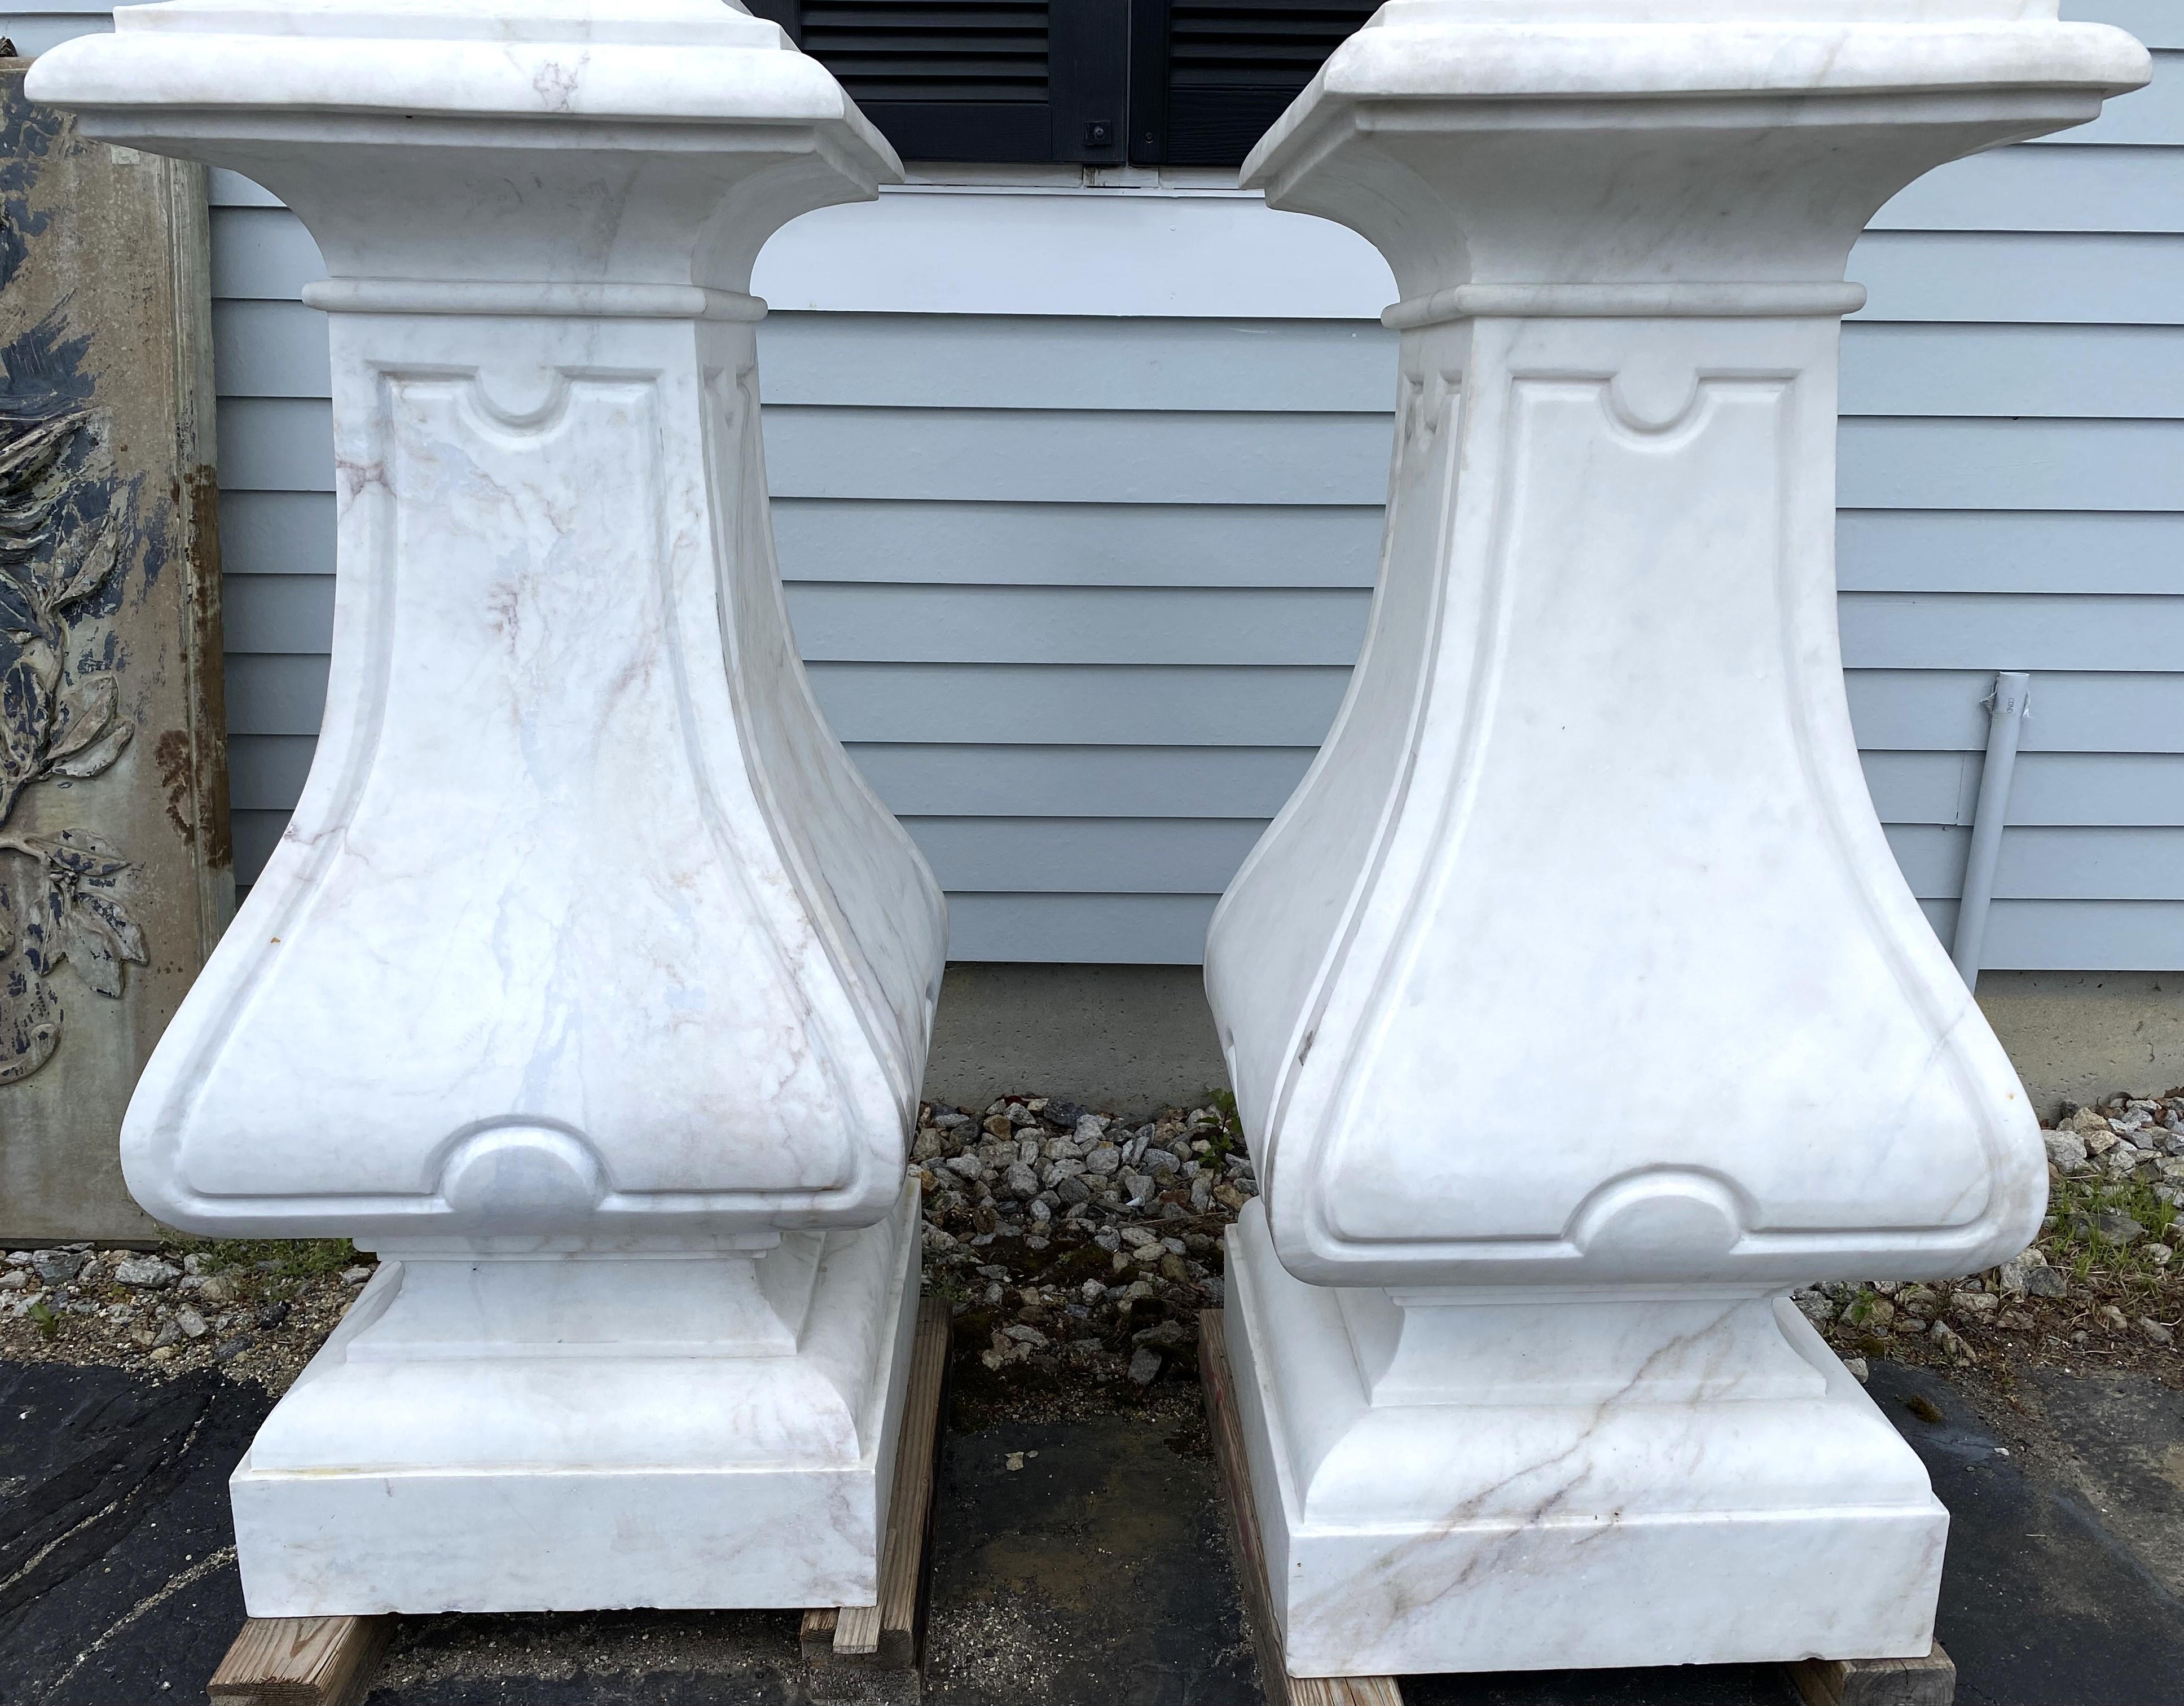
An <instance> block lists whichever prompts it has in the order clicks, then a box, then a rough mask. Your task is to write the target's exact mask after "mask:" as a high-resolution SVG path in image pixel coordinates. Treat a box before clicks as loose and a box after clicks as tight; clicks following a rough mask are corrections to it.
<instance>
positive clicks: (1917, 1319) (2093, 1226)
mask: <svg viewBox="0 0 2184 1706" xmlns="http://www.w3.org/2000/svg"><path fill="white" fill-rule="evenodd" d="M2041 1135H2042V1139H2043V1140H2045V1141H2046V1143H2047V1146H2048V1218H2047V1220H2046V1222H2045V1224H2043V1225H2042V1228H2041V1232H2040V1236H2039V1237H2038V1239H2037V1240H2035V1242H2034V1244H2033V1246H2032V1247H2031V1249H2030V1250H2027V1251H2026V1252H2025V1253H2024V1254H2023V1255H2021V1256H2018V1257H2014V1258H2012V1259H2011V1260H2010V1261H2008V1262H2005V1263H2003V1264H2002V1266H2001V1267H1999V1268H1990V1269H1989V1270H1988V1271H1987V1272H1986V1273H1984V1274H1973V1275H1970V1276H1968V1277H1966V1278H1964V1279H1961V1280H1950V1281H1945V1282H1942V1283H1938V1284H1928V1285H1918V1284H1906V1285H1898V1284H1895V1283H1892V1282H1890V1281H1886V1280H1882V1281H1879V1282H1876V1283H1874V1284H1870V1285H1857V1284H1843V1283H1831V1284H1829V1285H1821V1286H1819V1287H1816V1288H1814V1289H1813V1290H1809V1291H1798V1292H1796V1293H1794V1294H1793V1296H1795V1298H1796V1300H1797V1306H1798V1307H1800V1308H1801V1309H1802V1310H1803V1311H1804V1312H1805V1313H1806V1315H1807V1317H1808V1319H1811V1320H1812V1321H1813V1323H1814V1324H1815V1325H1816V1326H1818V1327H1819V1330H1820V1331H1821V1333H1822V1334H1823V1335H1825V1337H1826V1339H1827V1340H1828V1341H1829V1342H1830V1344H1831V1345H1833V1346H1835V1348H1836V1351H1837V1352H1840V1353H1841V1355H1842V1356H1843V1358H1845V1359H1846V1360H1847V1362H1849V1363H1850V1364H1851V1368H1852V1369H1853V1372H1854V1373H1856V1374H1858V1375H1859V1376H1860V1378H1863V1377H1864V1372H1865V1366H1866V1364H1865V1359H1866V1358H1872V1357H1886V1358H1891V1359H1892V1360H1894V1361H1897V1362H1900V1363H1924V1364H1926V1365H1929V1366H1938V1367H1944V1368H1948V1367H1954V1368H1959V1369H1962V1368H1969V1367H1973V1366H1975V1365H1978V1364H1979V1363H1981V1362H1983V1361H1984V1362H1986V1363H1991V1364H1993V1365H1995V1366H1996V1367H1997V1369H2004V1370H2006V1369H2009V1367H2011V1366H2013V1365H2014V1364H2018V1363H2032V1364H2036V1365H2040V1366H2048V1367H2057V1368H2060V1369H2064V1371H2065V1372H2066V1373H2085V1372H2089V1371H2093V1370H2100V1371H2106V1370H2112V1369H2136V1370H2139V1371H2141V1372H2144V1373H2148V1374H2153V1375H2155V1376H2157V1377H2159V1378H2160V1379H2162V1380H2165V1381H2167V1382H2168V1383H2169V1384H2170V1385H2180V1386H2184V1346H2181V1345H2180V1343H2179V1341H2180V1339H2184V1279H2180V1274H2179V1270H2180V1268H2184V1263H2178V1261H2177V1253H2178V1252H2177V1245H2178V1240H2179V1239H2180V1238H2184V1224H2179V1222H2180V1219H2184V1215H2180V1209H2184V1089H2179V1090H2170V1092H2169V1093H2168V1094H2167V1095H2166V1096H2159V1097H2154V1096H2112V1097H2110V1098H2109V1100H2108V1101H2103V1102H2102V1103H2100V1104H2098V1106H2096V1107H2074V1106H2071V1105H2070V1104H2067V1103H2066V1104H2065V1105H2064V1108H2063V1110H2062V1112H2061V1114H2060V1115H2059V1117H2058V1118H2057V1120H2056V1122H2055V1123H2054V1124H2053V1125H2052V1126H2048V1127H2047V1128H2044V1129H2042V1134H2041Z"/></svg>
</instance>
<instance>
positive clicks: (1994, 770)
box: [1949, 670, 2032, 989]
mask: <svg viewBox="0 0 2184 1706" xmlns="http://www.w3.org/2000/svg"><path fill="white" fill-rule="evenodd" d="M2031 700H2032V677H2031V676H2029V675H2027V674H2025V673H2024V672H2022V671H2020V670H2004V671H2003V672H2002V673H2001V674H2000V675H1997V677H1995V678H1994V692H1993V694H1992V695H1991V696H1990V697H1989V698H1988V700H1987V702H1986V705H1987V722H1986V764H1985V766H1984V767H1981V771H1980V789H1979V804H1978V805H1977V806H1974V807H1973V808H1972V847H1971V852H1970V855H1969V856H1967V857H1966V858H1965V860H1964V898H1963V899H1962V900H1959V901H1958V903H1957V937H1956V943H1955V945H1954V946H1953V947H1952V948H1951V949H1950V951H1949V957H1950V958H1951V959H1953V960H1954V961H1955V962H1957V970H1958V973H1959V974H1960V975H1961V976H1962V977H1963V978H1964V984H1965V986H1966V987H1967V988H1969V989H1977V988H1978V987H1979V973H1980V951H1981V948H1983V947H1984V946H1985V945H1986V914H1987V906H1988V903H1989V902H1990V901H1992V900H1993V899H1994V873H1995V867H1997V865H1998V864H2000V862H2001V861H2002V832H2003V826H2004V825H2005V824H2007V823H2008V822H2009V781H2010V777H2011V775H2012V774H2013V773H2014V772H2015V770H2016V768H2017V742H2018V738H2019V736H2020V734H2022V733H2023V732H2024V728H2025V708H2026V707H2027V706H2028V705H2030V704H2031Z"/></svg>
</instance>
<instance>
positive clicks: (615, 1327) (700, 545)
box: [31, 0, 944, 1617]
mask: <svg viewBox="0 0 2184 1706" xmlns="http://www.w3.org/2000/svg"><path fill="white" fill-rule="evenodd" d="M31 87H32V92H33V93H34V94H35V95H36V98H39V99H42V100H45V101H49V102H52V103H55V104H57V105H61V106H65V107H70V108H73V109H75V110H76V111H77V112H78V113H79V114H81V122H82V124H83V126H84V128H85V129H86V131H89V132H90V133H91V134H92V135H94V136H98V137H104V138H107V139H109V140H112V141H114V142H125V143H127V144H130V145H132V146H135V147H138V148H149V149H154V150H160V151H164V152H168V153H178V154H183V155H187V156H189V157H191V158H194V159H202V160H205V161H207V162H209V163H211V164H216V165H220V166H226V167H229V168H231V169H233V170H237V171H239V172H242V173H243V174H244V175H245V176H248V177H251V178H253V179H254V180H256V181H259V182H260V183H262V184H264V185H265V187H267V188H268V189H270V190H271V191H272V192H274V193H275V194H276V195H278V196H279V197H280V198H281V199H282V200H283V201H284V202H286V203H287V204H288V205H289V206H290V207H291V208H292V209H294V210H295V212H296V213H297V215H298V217H299V218H300V219H302V220H303V221H304V224H305V225H306V226H309V229H310V231H311V232H312V234H313V235H314V237H316V238H317V240H318V243H319V245H320V249H321V251H322V253H323V254H324V255H325V258H326V270H327V274H328V276H327V279H326V282H324V283H322V284H319V285H315V286H313V287H311V288H310V289H309V291H308V292H307V293H306V295H307V299H308V300H309V301H310V302H311V303H313V304H315V305H316V306H318V307H320V308H321V309H325V310H326V312H327V313H328V314H329V315H331V328H332V337H331V350H332V371H333V390H334V403H333V407H334V438H335V449H336V458H337V468H336V471H335V474H336V487H337V491H336V499H337V517H338V529H339V532H338V538H339V580H338V583H337V598H336V605H335V631H334V642H333V661H332V668H331V677H330V680H329V683H328V687H327V695H326V722H325V726H324V728H323V730H322V732H321V734H320V741H319V746H318V751H317V755H316V757H315V761H314V764H313V767H312V770H311V775H310V779H309V783H307V784H306V787H305V789H304V797H303V800H302V802H301V803H300V805H299V806H298V808H297V811H296V813H295V816H294V818H293V820H292V822H291V823H290V825H289V828H288V830H287V833H286V835H285V836H284V838H283V839H282V841H281V846H280V848H279V850H278V851H277V852H276V855H275V856H274V857H273V859H272V861H271V862H270V864H269V865H268V866H267V867H266V869H265V873H264V875H263V877H262V878H260V880H259V883H258V884H257V885H256V886H255V888H253V890H252V892H251V895H250V896H249V899H248V902H247V904H246V905H245V906H244V907H243V909H242V912H241V913H240V915H239V916H238V917H237V920H236V923H235V924H234V926H233V928H231V929H230V931H229V932H228V934H227V935H226V939H224V940H223V941H222V942H221V943H220V947H219V950H218V951H217V952H216V953H215V954H214V956H213V958H212V961H211V962H210V963H209V965H208V967H206V970H205V972H204V973H203V976H202V977H201V978H199V979H198V983H197V984H196V985H195V987H194V988H193V989H192V991H191V993H190V995H189V998H188V1000H187V1002H186V1003H185V1004H184V1006H183V1007H182V1009H181V1012H180V1013H179V1014H178V1015H177V1017H175V1021H174V1023H173V1024H172V1025H171V1026H170V1029H168V1031H167V1033H166V1035H165V1037H164V1040H163V1041H162V1042H161V1043H160V1045H159V1050H158V1051H157V1053H156V1054H155V1056H154V1057H153V1061H152V1062H151V1064H150V1066H149V1068H148V1069H147V1071H146V1072H145V1073H144V1076H143V1078H142V1082H141V1083H140V1084H139V1085H138V1087H137V1091H136V1097H135V1100H134V1101H133V1102H132V1104H131V1108H130V1111H129V1118H128V1121H127V1123H126V1125H125V1128H124V1131H123V1137H122V1147H123V1161H124V1166H125V1172H126V1175H127V1178H128V1181H129V1185H130V1188H131V1191H132V1192H133V1193H134V1194H135V1196H136V1199H137V1200H138V1201H140V1202H141V1203H142V1204H143V1205H144V1206H145V1207H147V1208H148V1209H149V1210H151V1211H152V1212H153V1213H154V1214H156V1215H158V1216H159V1218H161V1219H162V1220H164V1221H166V1222H169V1223H170V1224H175V1225H179V1226H182V1227H186V1228H188V1229H192V1230H196V1231H200V1232H204V1233H209V1234H213V1235H220V1236H263V1235H290V1236H293V1235H317V1236H324V1235H347V1236H349V1237H353V1238H354V1239H355V1240H357V1242H358V1243H359V1245H361V1246H365V1247H366V1248H370V1249H374V1250H377V1251H379V1252H382V1254H383V1255H385V1256H386V1257H387V1258H388V1259H387V1263H386V1264H385V1265H384V1267H383V1268H382V1270H381V1273H380V1275H379V1277H378V1278H377V1279H376V1280H375V1281H374V1282H373V1284H372V1286H371V1289H370V1292H369V1294H368V1295H367V1296H365V1298H364V1299H363V1300H362V1301H361V1302H360V1303H359V1306H358V1308H357V1310H356V1312H355V1313H354V1315H353V1316H352V1318H351V1319H349V1321H348V1322H347V1323H346V1324H344V1325H343V1328H342V1330H341V1331H340V1332H339V1333H337V1335H335V1337H334V1338H333V1339H332V1341H331V1342H330V1343H329V1344H328V1345H327V1346H326V1349H325V1351H324V1352H322V1353H321V1354H320V1357H319V1358H317V1359H316V1360H315V1362H314V1363H312V1365H311V1367H310V1369H309V1372H308V1373H307V1374H305V1375H304V1378H303V1380H301V1381H300V1382H299V1383H298V1385H297V1386H296V1387H295V1389H294V1390H293V1391H292V1392H291V1393H290V1394H289V1395H288V1396H287V1397H286V1398H284V1399H283V1400H282V1402H281V1404H280V1405H279V1406H278V1407H277V1408H276V1410H275V1411H274V1413H273V1414H272V1416H271V1418H270V1419H269V1420H268V1421H267V1423H266V1424H265V1429H264V1430H263V1431H262V1432H261V1433H260V1434H259V1436H258V1438H257V1440H256V1441H254V1442H253V1446H252V1447H251V1451H250V1454H249V1457H248V1459H247V1460H246V1462H245V1463H244V1464H243V1466H242V1469H241V1470H240V1471H239V1472H238V1473H237V1477H236V1480H235V1484H234V1498H235V1509H236V1523H237V1542H238V1549H239V1553H240V1556H241V1560H242V1576H243V1581H244V1586H245V1592H246V1595H247V1597H248V1603H249V1607H250V1610H251V1612H252V1614H253V1615H255V1616H259V1617H269V1616H298V1615H306V1614H338V1613H356V1612H374V1611H405V1612H429V1611H448V1610H519V1609H580V1608H592V1607H609V1606H634V1605H676V1606H721V1607H727V1606H814V1605H861V1604H870V1603H872V1602H873V1600H874V1597H875V1590H876V1587H877V1576H878V1569H879V1548H880V1542H881V1528H882V1524H883V1513H884V1511H885V1509H886V1502H887V1493H888V1480H889V1472H890V1467H891V1464H892V1459H893V1441H894V1430H895V1428H896V1424H897V1420H898V1418H899V1415H900V1408H901V1399H902V1385H903V1379H904V1374H905V1358H906V1346H907V1342H908V1335H909V1333H910V1330H911V1323H912V1319H913V1317H914V1315H915V1312H916V1303H917V1299H916V1291H917V1286H916V1282H915V1276H916V1274H917V1200H916V1193H915V1190H914V1188H913V1187H911V1186H910V1185H906V1183H905V1164H906V1160H907V1154H906V1151H907V1137H908V1132H909V1128H910V1125H911V1121H912V1119H913V1118H914V1115H915V1112H916V1107H917V1088H918V1082H919V1079H920V1077H921V1075H922V1068H923V1063H924V1058H925V1051H926V1045H927V1040H928V1034H929V1029H930V1025H931V1020H932V1012H933V1001H934V999H935V997H936V995H937V993H938V990H939V978H940V971H941V966H942V962H943V954H944V947H943V944H944V909H943V906H942V902H941V899H940V895H939V890H938V889H937V888H936V886H935V885H934V884H933V878H932V875H931V873H929V872H928V870H927V869H926V867H925V865H924V862H923V861H922V859H920V857H919V856H918V855H917V850H916V849H915V848H914V847H913V846H912V845H911V842H910V840H909V839H908V837H907V836H906V835H905V833H904V832H903V830H902V828H901V826H900V825H899V824H897V823H896V822H894V819H893V818H892V817H889V815H888V813H887V812H886V811H885V810H884V809H883V808H882V807H881V806H880V805H879V804H878V802H877V800H875V799H874V798H873V796H872V794H871V792H870V791H869V790H868V789H866V786H865V785H864V783H863V782H862V780H861V778H859V777H858V775H857V773H856V772H855V769H854V768H853V767H851V765H850V761H849V759H848V757H847V755H845V754H844V752H843V751H842V750H841V748H840V746H839V745H838V744H837V743H836V742H835V741H834V739H833V736H832V735H831V734H830V733H828V731H827V728H826V727H825V725H824V723H823V722H822V721H821V719H820V716H819V714H818V712H817V711H816V708H815V706H814V705H813V702H812V700H811V692H810V689H809V687H808V684H807V683H806V682H805V678H804V674H803V670H802V666H801V665H800V664H799V661H798V659H797V655H796V652H795V648H794V643H793V639H792V637H791V635H790V633H789V630H788V618H787V615H786V612H785V610H784V609H783V602H782V595H781V588H780V584H779V581H778V578H777V573H776V570H775V566H774V562H773V547H772V535H771V532H770V530H769V527H768V521H767V510H766V477H765V466H764V459H763V455H762V454H761V449H760V432H759V420H758V408H759V404H758V396H759V393H758V382H757V371H756V355H755V340H754V327H755V322H756V321H757V320H758V319H759V318H760V316H761V315H763V314H764V312H765V304H762V303H760V302H757V301H755V299H754V298H751V297H750V295H749V293H748V287H749V279H750V270H751V264H752V261H753V259H754V258H755V255H756V254H757V252H758V249H759V247H760V244H762V243H764V242H765V241H766V238H767V237H769V236H770V235H771V234H772V232H773V231H775V230H776V229H777V227H778V226H780V225H781V224H782V223H783V222H784V221H785V220H788V219H790V218H792V217H794V215H797V214H799V213H802V212H804V211H805V210H807V209H813V208H816V207H821V206H824V205H827V204H828V203H833V202H840V201H846V200H853V199H858V198H869V197H870V196H872V194H873V193H874V192H875V186H876V185H877V183H878V182H880V181H883V180H887V179H891V178H893V177H894V176H898V175H899V170H900V168H899V165H898V163H897V162H896V160H895V159H894V155H893V153H892V152H891V151H890V150H889V148H888V146H887V144H886V142H884V141H883V140H882V139H881V138H880V137H879V136H878V135H877V132H876V131H873V130H872V127H871V126H870V125H868V124H867V123H866V121H865V120H864V119H863V118H862V116H861V114H859V113H858V112H857V111H856V109H855V107H853V106H852V105H851V104H850V102H849V101H848V99H847V98H846V97H845V96H844V94H843V93H842V91H841V88H840V86H838V84H837V83H836V82H835V81H834V80H833V77H832V76H830V75H828V74H827V72H826V71H825V70H823V69H822V67H820V66H819V65H818V64H816V62H815V61H813V60H811V59H807V58H805V56H804V55H803V54H800V53H797V52H795V51H794V48H792V47H790V46H789V44H788V40H787V38H786V37H785V36H783V33H782V32H781V31H780V30H779V29H778V28H777V26H776V25H772V24H771V23H765V22H761V21H760V20H756V19H754V18H752V17H751V16H749V14H746V13H744V11H742V10H741V9H739V8H737V7H735V6H733V5H728V4H724V3H721V0H632V3H621V4H615V3H609V0H599V3H596V4H594V3H591V0H435V3H424V4H419V3H400V0H397V3H375V0H354V3H351V0H263V3H254V4H251V5H247V6H236V5H232V4H226V3H221V0H178V3H174V4H165V5H145V6H133V7H129V8H124V9H123V11H122V12H121V14H120V15H119V17H117V19H116V20H115V31H114V34H112V35H110V36H87V37H84V38H82V39H81V40H78V41H75V42H70V43H68V44H66V45H65V46H64V47H60V48H58V49H57V50H55V51H54V52H53V53H51V54H48V55H47V56H46V57H45V58H43V59H41V60H39V62H38V63H37V64H36V68H35V69H34V70H32V72H31Z"/></svg>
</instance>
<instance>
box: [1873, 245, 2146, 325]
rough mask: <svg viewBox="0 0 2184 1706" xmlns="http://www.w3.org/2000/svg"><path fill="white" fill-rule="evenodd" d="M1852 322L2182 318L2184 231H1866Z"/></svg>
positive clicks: (2105, 321)
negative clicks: (1861, 302)
mask: <svg viewBox="0 0 2184 1706" xmlns="http://www.w3.org/2000/svg"><path fill="white" fill-rule="evenodd" d="M1849 276H1850V277H1851V278H1852V279H1853V280H1854V281H1856V282H1858V283H1859V284H1862V285H1864V287H1866V291H1867V293H1868V298H1869V299H1868V301H1867V304H1866V306H1865V307H1864V309H1861V310H1860V311H1859V314H1858V320H1860V321H1868V320H1919V321H1937V322H1945V323H1952V324H1967V323H1977V322H1980V321H1995V322H1999V323H2003V324H2007V325H2013V326H2014V325H2026V324H2048V325H2055V326H2176V325H2179V324H2184V237H2175V236H2162V235H2158V234H2152V233H2144V234H2127V235H2087V234H2077V235H2068V236H2056V235H2045V234H2037V233H2026V232H2016V231H2001V232H1996V231H1869V232H1868V233H1867V234H1866V235H1865V236H1864V237H1861V238H1860V239H1859V240H1858V247H1857V248H1853V250H1852V251H1851V256H1850V268H1849Z"/></svg>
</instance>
